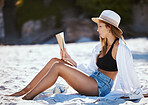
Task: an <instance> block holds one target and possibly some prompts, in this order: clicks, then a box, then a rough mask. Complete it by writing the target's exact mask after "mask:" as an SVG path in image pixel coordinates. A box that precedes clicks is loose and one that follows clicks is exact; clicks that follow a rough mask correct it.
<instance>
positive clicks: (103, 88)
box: [90, 71, 113, 97]
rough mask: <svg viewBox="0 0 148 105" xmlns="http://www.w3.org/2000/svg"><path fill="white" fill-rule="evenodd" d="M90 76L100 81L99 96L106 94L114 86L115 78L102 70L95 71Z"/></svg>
mask: <svg viewBox="0 0 148 105" xmlns="http://www.w3.org/2000/svg"><path fill="white" fill-rule="evenodd" d="M90 77H92V78H94V79H95V80H96V81H97V83H98V90H99V94H98V95H99V97H104V96H106V95H107V94H108V93H109V92H110V91H111V88H112V86H113V80H112V79H111V78H109V77H108V76H106V75H105V74H103V73H101V72H100V71H96V72H94V73H93V74H92V75H90Z"/></svg>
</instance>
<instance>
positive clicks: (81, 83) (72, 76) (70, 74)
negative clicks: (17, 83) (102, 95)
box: [23, 62, 98, 100]
mask: <svg viewBox="0 0 148 105" xmlns="http://www.w3.org/2000/svg"><path fill="white" fill-rule="evenodd" d="M59 76H61V77H62V78H63V79H64V80H65V81H66V82H67V83H68V84H69V85H70V86H71V87H73V88H74V89H75V90H76V91H78V92H79V93H80V94H84V95H91V96H93V95H95V96H97V95H98V85H97V82H96V81H95V80H94V79H93V78H91V77H89V76H87V75H85V74H84V73H82V72H80V71H78V70H76V69H75V68H72V67H70V66H68V65H65V64H63V63H60V62H59V63H55V64H54V65H53V66H52V68H51V70H50V71H49V72H48V74H47V75H46V76H45V77H44V78H43V79H42V80H41V81H40V82H39V83H38V85H37V86H36V87H35V88H34V89H33V90H32V91H30V92H29V93H28V94H27V95H26V96H24V97H23V99H26V100H31V99H33V98H34V97H35V96H36V95H38V94H39V93H41V92H43V91H44V90H46V89H48V88H49V87H51V86H52V85H53V84H54V83H55V82H56V80H57V78H58V77H59Z"/></svg>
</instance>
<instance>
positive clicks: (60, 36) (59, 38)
mask: <svg viewBox="0 0 148 105" xmlns="http://www.w3.org/2000/svg"><path fill="white" fill-rule="evenodd" d="M56 38H57V41H58V44H59V47H60V49H62V52H63V55H64V53H65V51H64V48H66V47H65V40H64V32H61V33H59V34H57V35H56Z"/></svg>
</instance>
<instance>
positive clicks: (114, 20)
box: [92, 10, 123, 33]
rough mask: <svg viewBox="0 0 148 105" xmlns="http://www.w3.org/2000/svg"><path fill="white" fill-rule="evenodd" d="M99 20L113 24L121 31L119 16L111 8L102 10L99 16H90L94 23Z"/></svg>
mask: <svg viewBox="0 0 148 105" xmlns="http://www.w3.org/2000/svg"><path fill="white" fill-rule="evenodd" d="M99 20H102V21H104V22H107V23H109V24H111V25H113V26H115V27H116V28H117V29H118V30H119V31H120V32H121V33H123V32H122V30H121V29H120V28H119V23H120V20H121V17H120V16H119V15H118V14H117V13H116V12H114V11H112V10H104V11H103V12H102V13H101V15H100V16H99V17H94V18H92V21H94V22H95V23H98V22H99Z"/></svg>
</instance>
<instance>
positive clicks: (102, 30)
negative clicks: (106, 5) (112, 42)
mask: <svg viewBox="0 0 148 105" xmlns="http://www.w3.org/2000/svg"><path fill="white" fill-rule="evenodd" d="M97 31H98V32H99V35H100V37H101V38H107V37H108V34H109V27H106V24H105V23H103V22H102V21H100V20H99V22H98V29H97Z"/></svg>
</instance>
